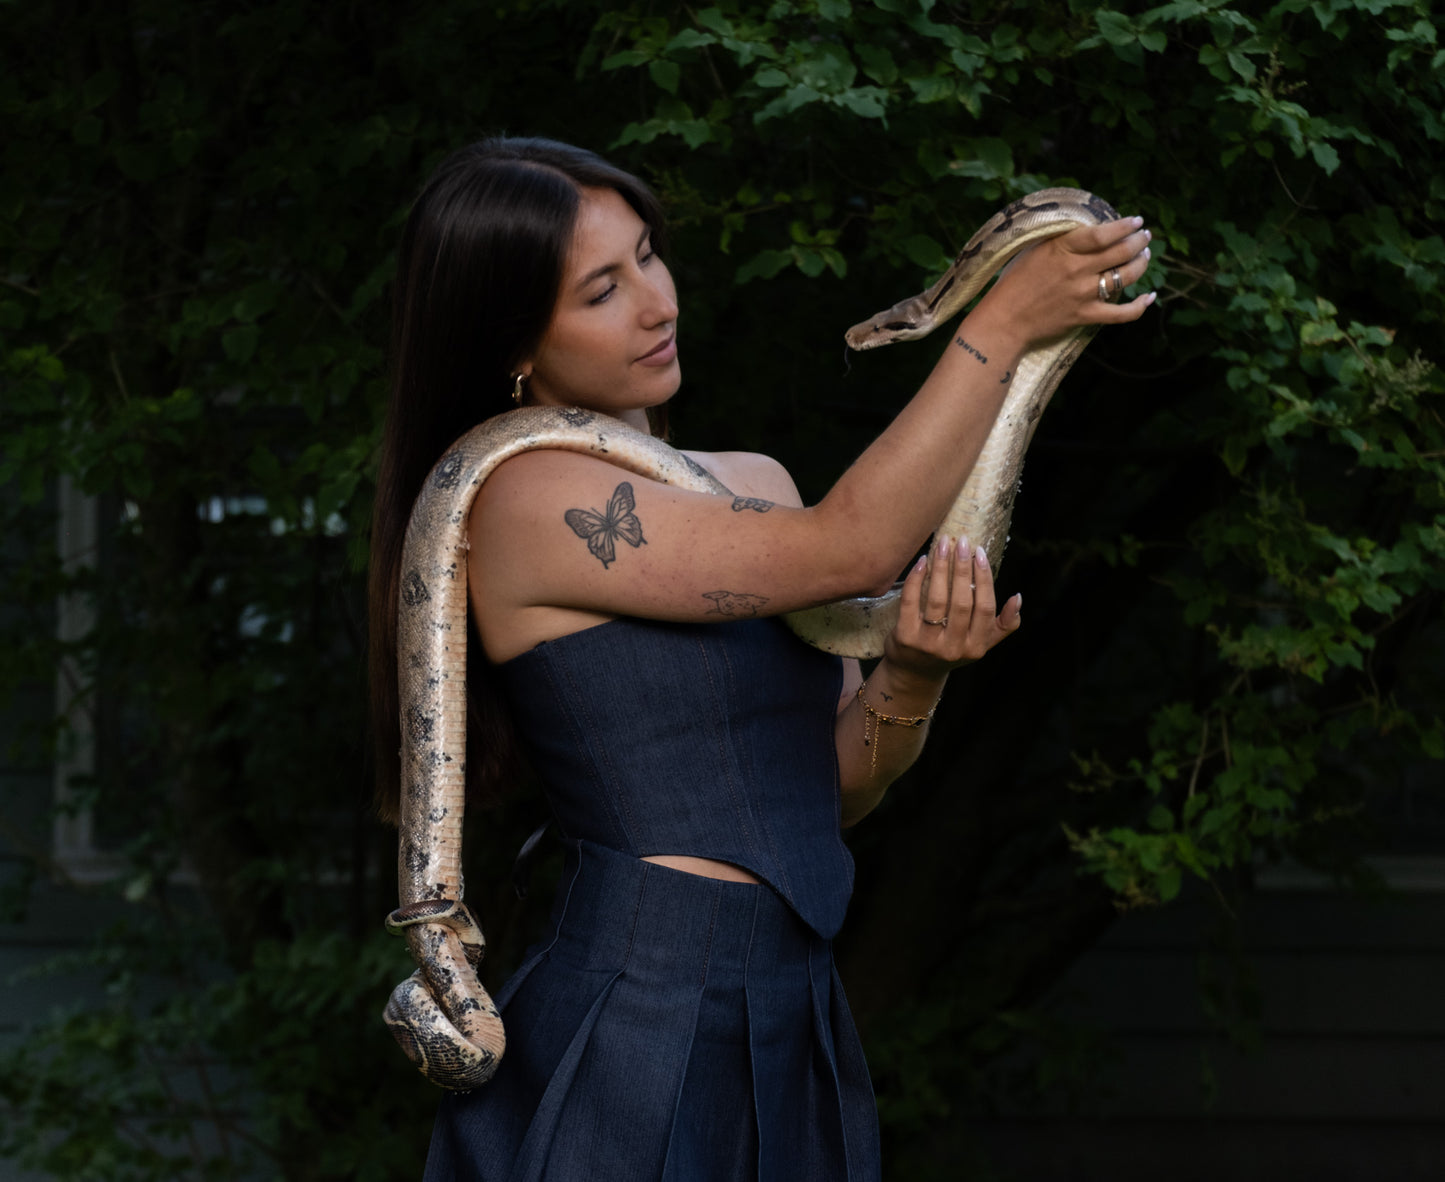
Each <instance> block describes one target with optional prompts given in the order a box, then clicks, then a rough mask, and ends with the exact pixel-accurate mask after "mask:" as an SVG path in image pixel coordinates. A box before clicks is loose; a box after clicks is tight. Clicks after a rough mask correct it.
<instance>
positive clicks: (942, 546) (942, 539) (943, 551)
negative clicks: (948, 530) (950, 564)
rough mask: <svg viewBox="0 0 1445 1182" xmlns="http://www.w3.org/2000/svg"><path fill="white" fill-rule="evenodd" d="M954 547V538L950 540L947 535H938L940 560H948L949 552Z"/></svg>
mask: <svg viewBox="0 0 1445 1182" xmlns="http://www.w3.org/2000/svg"><path fill="white" fill-rule="evenodd" d="M952 545H953V539H952V538H950V537H949V536H948V535H947V534H939V535H938V557H939V558H940V559H944V558H947V557H948V551H949V549H950V548H951V547H952Z"/></svg>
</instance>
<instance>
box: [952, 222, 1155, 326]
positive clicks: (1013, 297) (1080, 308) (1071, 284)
mask: <svg viewBox="0 0 1445 1182" xmlns="http://www.w3.org/2000/svg"><path fill="white" fill-rule="evenodd" d="M1143 226H1144V222H1143V219H1142V218H1137V217H1132V218H1119V219H1118V220H1117V221H1112V222H1105V223H1104V224H1103V225H1099V226H1081V227H1080V228H1079V229H1077V230H1070V231H1069V232H1068V233H1067V234H1060V235H1059V236H1058V237H1057V238H1050V239H1048V240H1047V241H1045V242H1040V243H1039V244H1038V245H1037V246H1034V247H1031V248H1029V249H1028V250H1026V251H1024V252H1023V253H1021V254H1020V255H1019V256H1018V257H1017V258H1015V259H1014V260H1013V261H1012V262H1010V263H1009V264H1008V266H1006V267H1005V268H1004V269H1003V271H1002V272H1001V273H1000V274H999V278H998V280H997V282H995V283H994V285H993V287H992V288H991V289H990V290H989V292H988V294H987V295H985V296H984V298H983V300H982V301H981V302H980V303H979V306H978V309H977V311H978V312H983V313H984V314H985V316H986V317H990V318H992V317H998V318H1000V319H1001V320H1002V321H1003V322H1004V323H1005V324H1006V325H1012V326H1013V328H1014V330H1015V331H1016V332H1018V333H1019V334H1020V335H1021V342H1020V343H1021V345H1022V346H1023V347H1024V348H1028V347H1029V346H1032V345H1034V344H1036V343H1038V342H1040V341H1045V340H1049V339H1051V338H1053V337H1056V336H1059V335H1061V334H1062V333H1065V332H1068V331H1069V329H1071V328H1074V327H1076V326H1078V325H1081V324H1124V323H1127V322H1128V321H1130V320H1137V319H1138V318H1139V317H1140V316H1142V315H1143V314H1144V309H1146V308H1147V307H1148V306H1149V305H1150V304H1152V303H1153V302H1154V293H1153V292H1145V293H1144V294H1142V295H1139V296H1136V297H1135V298H1134V299H1132V300H1129V301H1128V302H1126V303H1122V304H1116V303H1114V302H1113V301H1114V299H1115V298H1116V297H1118V296H1119V294H1120V293H1121V292H1122V291H1123V290H1124V288H1126V287H1129V286H1131V285H1132V284H1135V283H1137V282H1138V281H1139V280H1140V279H1141V278H1142V277H1143V275H1144V271H1145V270H1146V269H1147V268H1148V266H1149V242H1150V239H1151V235H1150V233H1149V231H1148V230H1146V229H1144V228H1143ZM1115 273H1117V275H1118V281H1117V283H1116V282H1115ZM1101 293H1102V294H1101Z"/></svg>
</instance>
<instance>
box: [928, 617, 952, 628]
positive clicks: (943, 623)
mask: <svg viewBox="0 0 1445 1182" xmlns="http://www.w3.org/2000/svg"><path fill="white" fill-rule="evenodd" d="M923 622H924V623H925V624H932V625H933V626H934V627H935V628H947V627H948V617H947V616H944V617H943V619H941V620H930V619H929V618H928V617H927V616H924V617H923Z"/></svg>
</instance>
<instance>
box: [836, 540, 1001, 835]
mask: <svg viewBox="0 0 1445 1182" xmlns="http://www.w3.org/2000/svg"><path fill="white" fill-rule="evenodd" d="M995 606H996V604H995V597H994V587H993V571H992V568H991V567H990V566H989V563H988V557H987V555H985V554H984V553H983V552H982V551H979V550H976V549H973V548H972V547H970V546H969V543H968V539H966V538H960V539H957V540H956V541H955V540H954V539H952V538H949V537H946V536H940V537H939V538H937V539H936V540H935V542H934V546H933V549H932V551H931V552H930V554H929V555H928V556H927V559H926V560H925V559H919V561H918V562H917V563H915V564H914V566H913V569H912V570H910V571H909V572H908V578H907V579H906V580H905V581H904V584H903V596H902V600H901V602H900V605H899V613H898V626H897V627H896V628H895V629H894V630H893V632H892V633H891V634H890V636H889V638H888V643H887V649H886V651H885V653H884V656H883V659H882V660H881V661H879V662H878V664H877V665H876V666H875V667H874V669H873V672H872V673H871V674H870V675H869V677H868V680H867V681H866V682H863V681H862V679H861V677H860V676H858V675H854V676H853V677H852V678H845V685H844V693H845V698H844V700H843V701H842V703H841V704H840V705H841V708H840V709H839V711H838V723H837V731H836V736H837V747H838V776H839V784H840V787H841V790H842V796H843V824H844V826H845V827H846V826H848V825H854V824H857V822H858V821H860V820H862V819H863V817H865V816H866V815H867V814H868V813H870V812H871V811H872V810H873V809H874V808H875V807H877V805H878V802H879V801H880V800H882V799H883V794H884V792H886V791H887V789H888V786H889V785H890V784H892V783H893V781H894V780H896V779H897V778H898V777H899V776H901V775H902V774H903V773H904V772H905V771H907V770H908V769H909V768H910V767H912V766H913V761H914V760H916V759H917V758H918V755H919V752H921V751H922V750H923V743H924V740H925V739H926V738H927V737H928V730H929V722H928V720H929V719H930V718H931V717H932V714H933V709H934V706H935V705H937V703H938V699H939V696H940V695H941V694H942V693H943V686H944V683H945V682H946V681H947V680H948V675H949V673H950V672H951V671H952V670H954V669H956V668H957V667H958V666H959V665H965V664H968V663H970V662H972V661H977V660H978V659H980V658H981V657H983V656H984V654H986V653H987V652H988V651H989V650H990V649H991V648H993V647H994V645H996V644H998V643H999V642H1000V641H1001V640H1003V639H1004V638H1005V637H1007V636H1010V635H1012V634H1013V633H1014V632H1016V631H1017V630H1018V628H1019V625H1020V623H1021V622H1022V617H1021V612H1022V610H1023V596H1022V595H1014V596H1012V597H1011V598H1010V599H1009V600H1008V602H1007V603H1005V604H1004V608H1003V611H1002V612H999V613H998V614H997V615H995ZM850 691H851V696H848V695H849V693H850Z"/></svg>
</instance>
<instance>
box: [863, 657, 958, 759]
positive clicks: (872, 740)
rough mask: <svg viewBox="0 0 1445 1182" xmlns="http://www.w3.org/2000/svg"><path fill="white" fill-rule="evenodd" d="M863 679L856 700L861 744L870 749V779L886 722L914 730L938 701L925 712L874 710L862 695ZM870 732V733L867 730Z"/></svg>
mask: <svg viewBox="0 0 1445 1182" xmlns="http://www.w3.org/2000/svg"><path fill="white" fill-rule="evenodd" d="M867 685H868V683H867V682H866V681H865V682H863V684H862V685H860V686H859V687H858V701H859V702H861V703H862V704H863V746H865V747H868V748H870V749H871V750H872V753H873V758H872V763H871V765H870V767H869V769H868V778H869V779H872V778H873V777H874V776H876V775H877V774H878V743H877V739H878V734H879V731H880V730H881V729H882V728H883V725H884V724H885V723H886V724H887V725H888V726H908V727H913V728H914V729H915V730H916V729H917V728H918V727H921V726H923V725H925V724H926V723H927V722H928V721H929V720H930V719H931V718H932V717H933V713H934V711H935V710H937V709H938V703H937V702H935V703H934V704H933V707H932V709H930V710H929V711H928V713H927V714H884V713H883V712H882V711H881V710H875V709H874V708H873V704H872V703H871V702H869V701H868V699H867V698H865V697H864V696H863V690H864V689H865V688H867ZM870 731H871V732H872V733H871V735H870V733H869V732H870Z"/></svg>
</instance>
